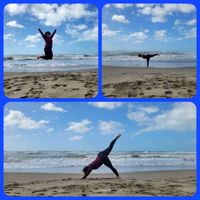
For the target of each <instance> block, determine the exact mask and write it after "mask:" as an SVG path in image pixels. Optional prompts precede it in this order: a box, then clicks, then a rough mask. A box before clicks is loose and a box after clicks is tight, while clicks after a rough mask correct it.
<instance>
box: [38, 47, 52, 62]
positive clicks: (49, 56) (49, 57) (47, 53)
mask: <svg viewBox="0 0 200 200" xmlns="http://www.w3.org/2000/svg"><path fill="white" fill-rule="evenodd" d="M44 53H45V55H44V56H40V58H42V59H45V60H52V58H53V52H52V50H51V48H45V49H44Z"/></svg>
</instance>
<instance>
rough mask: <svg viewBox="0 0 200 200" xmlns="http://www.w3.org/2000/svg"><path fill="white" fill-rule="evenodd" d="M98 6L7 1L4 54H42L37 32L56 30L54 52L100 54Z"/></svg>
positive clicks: (41, 40)
mask: <svg viewBox="0 0 200 200" xmlns="http://www.w3.org/2000/svg"><path fill="white" fill-rule="evenodd" d="M97 23H98V22H97V8H96V7H95V6H93V5H89V4H61V5H60V4H59V5H58V4H8V5H7V6H6V7H5V9H4V54H6V55H9V54H43V49H44V41H43V39H42V37H41V36H40V34H39V32H38V28H41V29H42V30H43V32H45V31H50V32H53V31H54V29H57V33H56V35H55V38H54V47H53V51H54V54H71V53H72V54H97V48H98V47H97V36H98V27H97Z"/></svg>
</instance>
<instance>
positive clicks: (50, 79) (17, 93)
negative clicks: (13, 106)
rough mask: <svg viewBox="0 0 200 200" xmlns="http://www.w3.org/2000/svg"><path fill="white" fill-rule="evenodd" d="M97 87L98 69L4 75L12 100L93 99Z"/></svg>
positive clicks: (5, 85)
mask: <svg viewBox="0 0 200 200" xmlns="http://www.w3.org/2000/svg"><path fill="white" fill-rule="evenodd" d="M97 87H98V70H97V69H92V70H89V69H88V70H80V71H72V72H5V73H4V93H5V95H6V96H7V97H10V98H92V97H95V96H96V95H97V93H98V91H97Z"/></svg>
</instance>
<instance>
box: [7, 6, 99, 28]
mask: <svg viewBox="0 0 200 200" xmlns="http://www.w3.org/2000/svg"><path fill="white" fill-rule="evenodd" d="M5 10H6V11H7V12H8V13H9V14H10V15H18V14H23V13H26V12H27V13H29V14H30V15H31V16H32V17H35V18H37V19H38V20H39V21H40V23H43V24H45V25H46V26H53V27H56V26H60V25H61V24H62V23H64V22H66V21H71V20H74V19H81V18H84V17H85V18H87V19H89V18H90V17H92V18H93V17H94V16H95V17H96V15H97V13H96V12H94V11H89V10H88V5H86V4H62V5H58V4H9V5H8V6H6V8H5Z"/></svg>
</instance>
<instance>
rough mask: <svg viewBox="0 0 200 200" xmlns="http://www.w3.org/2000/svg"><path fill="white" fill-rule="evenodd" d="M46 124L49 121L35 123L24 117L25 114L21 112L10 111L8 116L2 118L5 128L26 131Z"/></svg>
mask: <svg viewBox="0 0 200 200" xmlns="http://www.w3.org/2000/svg"><path fill="white" fill-rule="evenodd" d="M48 123H49V121H46V120H40V121H35V120H33V119H31V118H30V117H27V116H25V114H24V113H22V112H21V111H17V110H10V111H9V113H8V115H7V116H5V117H4V125H5V126H7V127H18V128H21V129H27V130H31V129H38V128H42V127H43V126H44V125H45V124H48Z"/></svg>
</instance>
